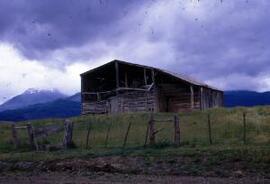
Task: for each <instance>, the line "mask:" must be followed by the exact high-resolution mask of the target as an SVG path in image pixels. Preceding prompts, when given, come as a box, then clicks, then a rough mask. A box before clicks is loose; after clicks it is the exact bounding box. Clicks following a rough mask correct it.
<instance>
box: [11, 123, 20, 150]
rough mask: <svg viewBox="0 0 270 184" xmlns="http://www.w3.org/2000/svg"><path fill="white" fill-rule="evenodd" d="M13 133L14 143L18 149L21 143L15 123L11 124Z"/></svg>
mask: <svg viewBox="0 0 270 184" xmlns="http://www.w3.org/2000/svg"><path fill="white" fill-rule="evenodd" d="M11 134H12V139H13V144H14V146H15V149H18V148H19V145H20V141H19V139H18V134H17V130H16V128H15V124H12V125H11Z"/></svg>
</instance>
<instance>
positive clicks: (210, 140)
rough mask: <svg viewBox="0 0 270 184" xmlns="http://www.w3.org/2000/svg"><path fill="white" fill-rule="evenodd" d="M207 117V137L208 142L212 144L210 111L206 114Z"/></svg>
mask: <svg viewBox="0 0 270 184" xmlns="http://www.w3.org/2000/svg"><path fill="white" fill-rule="evenodd" d="M207 117H208V118H207V119H208V137H209V143H210V144H212V143H213V142H212V130H211V116H210V113H209V114H208V116H207Z"/></svg>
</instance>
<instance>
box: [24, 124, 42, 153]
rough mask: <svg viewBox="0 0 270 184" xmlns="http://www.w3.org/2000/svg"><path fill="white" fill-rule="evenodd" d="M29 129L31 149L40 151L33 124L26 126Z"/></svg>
mask: <svg viewBox="0 0 270 184" xmlns="http://www.w3.org/2000/svg"><path fill="white" fill-rule="evenodd" d="M26 127H27V132H28V137H29V144H30V146H31V149H36V151H38V150H39V149H38V143H37V140H36V138H35V132H34V128H33V126H32V125H31V123H28V124H27V125H26Z"/></svg>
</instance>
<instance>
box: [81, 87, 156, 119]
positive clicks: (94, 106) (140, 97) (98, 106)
mask: <svg viewBox="0 0 270 184" xmlns="http://www.w3.org/2000/svg"><path fill="white" fill-rule="evenodd" d="M82 108H83V109H82V112H83V114H89V113H90V114H104V113H119V112H147V111H155V112H158V99H157V91H156V90H152V91H149V92H147V91H126V92H123V93H119V94H118V95H116V96H114V97H111V98H109V99H107V100H103V101H97V102H88V103H87V102H85V103H83V107H82Z"/></svg>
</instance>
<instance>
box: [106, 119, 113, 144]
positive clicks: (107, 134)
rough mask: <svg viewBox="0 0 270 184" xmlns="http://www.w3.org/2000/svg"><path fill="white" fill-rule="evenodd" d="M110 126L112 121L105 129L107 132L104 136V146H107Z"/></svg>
mask: <svg viewBox="0 0 270 184" xmlns="http://www.w3.org/2000/svg"><path fill="white" fill-rule="evenodd" d="M111 127H112V122H110V125H109V127H108V129H107V133H106V137H105V147H107V145H108V139H109V134H110V131H111Z"/></svg>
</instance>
